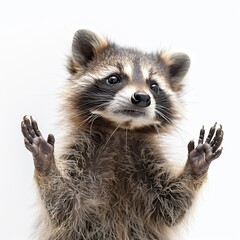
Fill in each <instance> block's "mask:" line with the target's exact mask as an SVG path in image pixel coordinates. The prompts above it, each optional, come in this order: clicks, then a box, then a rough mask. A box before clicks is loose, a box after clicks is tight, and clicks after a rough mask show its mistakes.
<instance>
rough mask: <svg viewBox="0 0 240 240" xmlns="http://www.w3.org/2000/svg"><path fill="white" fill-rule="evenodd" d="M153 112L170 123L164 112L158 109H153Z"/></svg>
mask: <svg viewBox="0 0 240 240" xmlns="http://www.w3.org/2000/svg"><path fill="white" fill-rule="evenodd" d="M155 112H156V113H157V115H159V116H160V117H162V118H163V119H165V120H166V121H167V122H168V123H172V121H171V119H169V117H167V116H166V115H165V114H164V113H162V112H161V111H160V110H158V109H155Z"/></svg>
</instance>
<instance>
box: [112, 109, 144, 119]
mask: <svg viewBox="0 0 240 240" xmlns="http://www.w3.org/2000/svg"><path fill="white" fill-rule="evenodd" d="M114 113H118V114H123V115H127V116H132V117H141V116H145V112H142V111H139V110H135V109H121V110H117V111H114Z"/></svg>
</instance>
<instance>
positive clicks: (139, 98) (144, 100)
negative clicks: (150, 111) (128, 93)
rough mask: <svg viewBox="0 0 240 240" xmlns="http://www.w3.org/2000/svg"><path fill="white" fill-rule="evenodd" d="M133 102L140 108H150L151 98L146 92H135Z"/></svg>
mask: <svg viewBox="0 0 240 240" xmlns="http://www.w3.org/2000/svg"><path fill="white" fill-rule="evenodd" d="M131 101H132V103H133V104H135V105H137V106H139V107H148V106H149V105H150V104H151V97H150V96H149V95H148V94H147V93H145V92H135V93H134V94H133V95H132V97H131Z"/></svg>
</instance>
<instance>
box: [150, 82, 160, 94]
mask: <svg viewBox="0 0 240 240" xmlns="http://www.w3.org/2000/svg"><path fill="white" fill-rule="evenodd" d="M150 89H151V90H152V91H153V92H155V93H159V91H160V88H159V86H158V84H157V83H155V82H153V83H151V85H150Z"/></svg>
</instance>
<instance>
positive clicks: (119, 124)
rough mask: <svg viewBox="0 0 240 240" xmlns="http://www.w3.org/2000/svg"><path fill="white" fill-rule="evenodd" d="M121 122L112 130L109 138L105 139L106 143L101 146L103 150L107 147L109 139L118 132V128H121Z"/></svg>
mask: <svg viewBox="0 0 240 240" xmlns="http://www.w3.org/2000/svg"><path fill="white" fill-rule="evenodd" d="M121 124H122V122H121V123H120V124H119V125H118V126H117V127H116V128H115V129H114V130H113V132H112V133H111V134H110V136H109V138H108V139H107V141H106V143H105V144H104V146H103V149H105V147H106V146H107V144H108V142H109V141H110V139H111V137H112V136H113V135H114V133H115V132H116V131H117V130H118V128H119V127H120V126H121Z"/></svg>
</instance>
